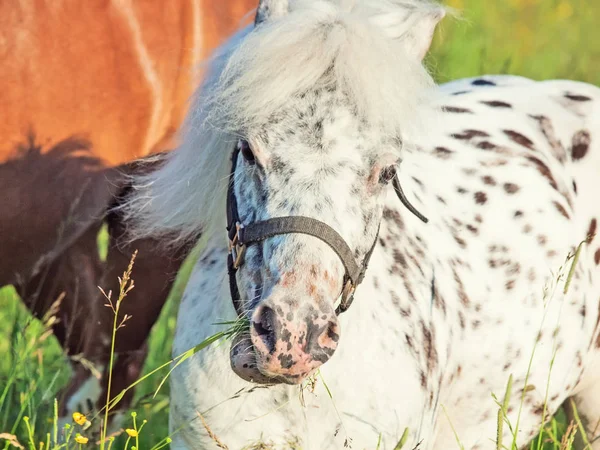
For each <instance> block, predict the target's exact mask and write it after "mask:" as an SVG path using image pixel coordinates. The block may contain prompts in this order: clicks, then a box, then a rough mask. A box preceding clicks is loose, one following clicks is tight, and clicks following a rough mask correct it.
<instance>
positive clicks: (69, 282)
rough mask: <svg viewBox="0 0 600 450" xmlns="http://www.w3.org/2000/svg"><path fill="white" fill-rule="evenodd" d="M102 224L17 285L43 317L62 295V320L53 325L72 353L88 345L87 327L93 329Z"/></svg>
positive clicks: (57, 334) (100, 268)
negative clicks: (93, 302)
mask: <svg viewBox="0 0 600 450" xmlns="http://www.w3.org/2000/svg"><path fill="white" fill-rule="evenodd" d="M99 227H100V225H99V224H98V225H97V226H93V227H90V229H89V230H88V231H86V232H85V234H83V235H82V236H81V237H80V238H79V239H78V240H77V241H76V242H75V243H74V244H73V245H72V246H70V247H69V248H67V249H66V250H65V251H64V252H63V254H62V255H61V256H60V257H59V258H57V259H56V260H54V261H53V262H52V263H50V264H47V265H45V266H43V267H41V269H40V270H39V272H38V273H37V274H36V275H35V276H33V277H32V278H30V279H29V280H27V282H24V283H18V284H17V285H16V286H15V287H16V289H17V292H18V293H19V295H20V296H21V299H22V300H23V302H24V303H25V305H26V306H27V307H28V308H29V310H30V311H31V313H32V314H33V315H34V316H35V317H37V318H42V317H43V316H44V314H46V312H47V311H48V310H49V308H50V307H51V306H52V304H53V303H54V302H55V301H56V300H57V299H59V298H61V297H62V300H61V302H60V306H59V309H58V313H57V314H56V316H57V319H58V322H55V323H54V325H53V326H52V329H53V332H54V335H55V336H56V337H57V339H58V341H59V343H60V345H61V346H62V347H63V349H65V351H66V353H67V354H69V355H75V354H77V353H79V352H81V351H83V348H84V345H85V344H84V342H85V339H86V336H85V330H89V329H90V325H91V324H92V321H91V319H90V318H91V314H92V311H93V310H92V305H91V302H90V299H92V298H95V297H97V295H98V288H97V287H96V284H97V281H98V278H99V277H100V275H101V273H102V262H101V261H100V257H99V255H98V247H97V244H96V236H97V234H98V230H99Z"/></svg>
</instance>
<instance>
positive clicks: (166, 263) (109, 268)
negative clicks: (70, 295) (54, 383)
mask: <svg viewBox="0 0 600 450" xmlns="http://www.w3.org/2000/svg"><path fill="white" fill-rule="evenodd" d="M108 226H109V235H110V241H109V250H108V256H107V261H106V271H105V273H104V276H103V279H102V281H101V284H100V286H101V287H102V288H103V289H104V291H105V292H106V293H108V292H109V290H111V291H112V301H113V303H115V302H116V300H117V297H118V292H119V284H118V277H122V276H123V272H124V271H125V270H126V268H127V266H128V264H129V262H130V260H131V256H132V254H133V252H134V251H135V250H137V251H138V254H137V257H136V260H135V264H134V267H133V272H132V279H133V280H134V281H135V287H134V288H133V289H132V290H131V291H130V292H129V293H128V294H127V296H126V298H125V299H124V300H123V302H122V303H121V306H120V310H119V317H118V320H117V323H121V321H122V320H123V317H125V315H127V316H129V317H130V318H129V319H128V320H127V321H126V322H125V326H123V327H121V328H119V329H118V331H117V334H116V341H115V354H116V358H117V359H116V362H115V364H114V366H113V370H112V385H111V398H114V397H115V396H116V395H118V394H119V393H120V392H121V391H122V390H123V389H125V388H127V387H129V386H130V385H131V384H132V383H133V382H135V381H136V380H137V379H138V378H139V376H140V374H141V371H142V366H143V363H144V360H145V357H146V353H147V347H146V341H147V339H148V335H149V334H150V330H151V328H152V326H153V325H154V323H155V322H156V320H157V318H158V316H159V314H160V312H161V310H162V307H163V306H164V303H165V301H166V299H167V296H168V294H169V291H170V289H171V286H172V284H173V281H174V280H175V276H176V274H177V270H178V269H179V267H180V265H181V263H182V262H183V259H184V254H183V252H178V253H177V254H170V255H167V254H166V252H165V251H160V250H159V244H158V243H157V242H156V241H155V240H150V239H147V240H138V241H135V242H131V243H127V242H125V241H124V239H122V237H123V235H124V231H125V226H124V224H123V223H122V222H121V220H120V218H119V217H117V216H116V215H110V216H109V217H108ZM106 303H107V301H106V299H104V298H99V299H98V301H96V302H95V304H94V306H95V309H96V311H95V313H94V317H95V319H96V320H95V329H94V331H93V333H92V335H93V339H92V340H90V341H89V343H88V348H87V349H86V351H85V354H86V355H88V357H89V358H91V359H92V360H93V361H95V362H99V363H100V365H101V366H102V367H103V369H104V376H103V377H102V386H101V389H102V392H101V393H99V392H97V390H96V388H95V387H94V388H93V389H91V387H92V385H91V384H90V382H89V380H90V379H89V376H88V381H86V382H84V383H81V382H80V383H78V384H79V385H80V386H83V385H86V383H87V385H86V386H87V388H86V389H84V391H86V392H91V393H93V394H94V397H95V398H93V403H95V404H96V406H97V407H98V409H99V408H102V407H103V406H104V405H105V404H106V392H107V380H108V377H107V370H108V367H107V366H108V362H109V358H110V342H111V335H112V329H113V321H114V313H113V311H112V309H111V308H109V307H106V306H105V304H106ZM90 389H91V390H90ZM82 394H84V393H83V392H79V393H73V395H74V396H75V397H76V398H78V401H79V404H75V403H74V402H71V408H69V411H66V412H67V413H68V414H70V413H72V412H73V411H70V410H71V409H77V408H82V409H85V408H84V406H85V404H86V403H87V404H89V403H90V401H89V400H92V399H90V398H89V397H87V398H86V396H85V395H83V396H82ZM98 394H99V395H98ZM132 398H133V389H132V390H130V391H128V392H127V394H126V395H125V396H124V398H123V399H122V400H121V401H120V403H119V405H118V406H117V408H115V412H117V411H122V410H124V409H126V408H127V407H128V406H129V405H130V403H131V400H132ZM82 402H83V403H82ZM115 425H117V424H115Z"/></svg>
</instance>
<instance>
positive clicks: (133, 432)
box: [125, 428, 138, 437]
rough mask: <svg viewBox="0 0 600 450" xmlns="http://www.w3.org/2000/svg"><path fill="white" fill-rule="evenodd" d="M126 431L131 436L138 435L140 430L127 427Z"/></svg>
mask: <svg viewBox="0 0 600 450" xmlns="http://www.w3.org/2000/svg"><path fill="white" fill-rule="evenodd" d="M125 432H126V433H127V434H128V435H129V436H131V437H137V436H138V432H137V430H134V429H132V428H127V429H126V430H125Z"/></svg>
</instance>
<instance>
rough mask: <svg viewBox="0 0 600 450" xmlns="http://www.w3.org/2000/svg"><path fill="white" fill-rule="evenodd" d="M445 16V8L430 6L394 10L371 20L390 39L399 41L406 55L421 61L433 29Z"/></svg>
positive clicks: (429, 42)
mask: <svg viewBox="0 0 600 450" xmlns="http://www.w3.org/2000/svg"><path fill="white" fill-rule="evenodd" d="M445 15H446V9H445V8H443V7H441V6H438V5H432V6H431V7H429V8H423V9H414V8H396V10H395V11H389V12H387V13H384V14H379V15H377V16H375V17H373V18H372V20H373V22H374V23H375V25H376V26H378V27H380V28H381V29H383V30H384V32H385V33H386V34H387V35H388V36H389V37H390V38H392V39H401V40H402V41H403V44H404V46H405V47H406V50H407V51H408V53H409V54H410V55H413V56H414V57H415V58H417V59H418V60H419V61H422V60H423V58H425V55H426V54H427V52H428V51H429V48H430V47H431V41H432V40H433V33H434V32H435V28H436V27H437V24H438V23H439V22H440V21H441V20H442V19H443V18H444V17H445Z"/></svg>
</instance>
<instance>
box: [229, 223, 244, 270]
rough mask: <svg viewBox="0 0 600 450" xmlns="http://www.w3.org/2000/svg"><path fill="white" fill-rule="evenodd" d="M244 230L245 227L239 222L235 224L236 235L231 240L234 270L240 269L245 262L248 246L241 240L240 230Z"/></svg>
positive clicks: (230, 248)
mask: <svg viewBox="0 0 600 450" xmlns="http://www.w3.org/2000/svg"><path fill="white" fill-rule="evenodd" d="M243 229H244V225H242V224H241V223H239V222H236V223H235V234H234V235H233V238H230V239H229V254H230V255H231V258H232V260H233V268H234V269H238V268H239V267H240V266H241V265H242V262H243V260H244V255H245V254H246V244H244V243H243V242H242V240H241V238H240V230H243Z"/></svg>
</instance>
